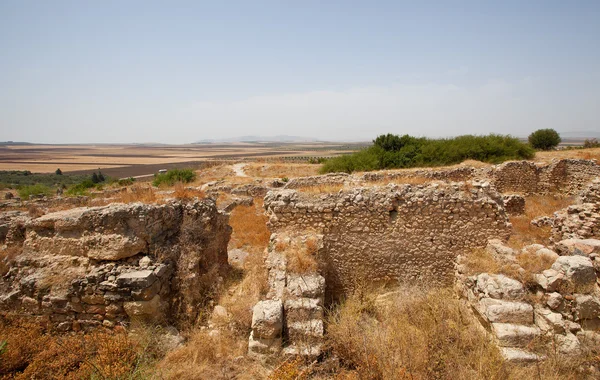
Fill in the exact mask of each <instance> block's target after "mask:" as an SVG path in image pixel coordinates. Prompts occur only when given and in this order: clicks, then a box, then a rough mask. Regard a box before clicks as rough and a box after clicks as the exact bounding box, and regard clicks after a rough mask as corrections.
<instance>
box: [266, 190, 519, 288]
mask: <svg viewBox="0 0 600 380" xmlns="http://www.w3.org/2000/svg"><path fill="white" fill-rule="evenodd" d="M265 208H266V210H267V214H268V215H269V218H270V221H269V227H270V229H271V231H272V232H279V231H285V230H287V231H303V230H308V231H314V232H315V233H319V234H322V235H323V244H324V249H323V251H322V252H323V253H322V255H321V257H320V260H321V261H322V262H323V263H324V268H323V273H322V274H323V275H324V276H325V277H326V280H327V291H328V298H330V297H336V296H338V295H340V294H342V293H343V292H344V291H346V290H347V289H349V288H351V287H352V286H353V283H354V282H355V281H356V280H359V277H363V278H364V279H368V280H369V282H370V283H393V282H399V281H411V282H417V281H426V282H433V283H436V284H448V283H451V282H452V279H453V268H454V259H455V258H456V255H457V254H459V253H460V252H463V251H465V250H468V249H473V248H476V247H484V246H485V245H486V244H487V240H488V239H490V238H505V239H507V238H508V235H509V233H510V224H509V223H508V218H507V216H506V213H505V211H504V208H503V206H502V199H501V197H499V195H498V193H496V192H494V191H491V190H489V189H488V188H487V187H485V186H483V187H482V186H470V185H465V184H444V185H439V184H432V185H428V186H412V185H401V186H398V185H389V186H386V187H372V188H358V189H354V190H351V191H345V192H344V191H342V192H339V193H336V194H323V195H311V194H304V193H301V192H297V191H294V190H279V191H271V192H269V193H268V194H267V196H266V197H265Z"/></svg>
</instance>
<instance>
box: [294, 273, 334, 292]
mask: <svg viewBox="0 0 600 380" xmlns="http://www.w3.org/2000/svg"><path fill="white" fill-rule="evenodd" d="M287 290H288V292H290V293H291V294H292V295H294V296H295V297H309V298H316V297H322V296H323V294H324V293H325V278H323V276H321V275H319V274H306V275H301V274H290V275H288V276H287Z"/></svg>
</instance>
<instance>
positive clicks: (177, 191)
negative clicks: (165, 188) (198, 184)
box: [173, 182, 206, 200]
mask: <svg viewBox="0 0 600 380" xmlns="http://www.w3.org/2000/svg"><path fill="white" fill-rule="evenodd" d="M173 190H174V192H173V196H174V197H175V198H176V199H181V200H189V199H192V198H200V199H202V198H205V197H206V194H204V192H203V191H202V190H198V189H194V188H190V187H186V186H185V184H183V183H181V182H177V183H176V184H175V186H173Z"/></svg>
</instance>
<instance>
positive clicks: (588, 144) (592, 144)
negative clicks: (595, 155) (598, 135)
mask: <svg viewBox="0 0 600 380" xmlns="http://www.w3.org/2000/svg"><path fill="white" fill-rule="evenodd" d="M583 147H584V148H600V142H598V140H597V139H585V142H584V143H583Z"/></svg>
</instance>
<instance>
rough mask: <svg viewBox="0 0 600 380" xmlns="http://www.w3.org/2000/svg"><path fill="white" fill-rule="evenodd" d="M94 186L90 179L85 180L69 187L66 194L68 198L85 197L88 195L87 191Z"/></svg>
mask: <svg viewBox="0 0 600 380" xmlns="http://www.w3.org/2000/svg"><path fill="white" fill-rule="evenodd" d="M95 186H96V184H95V183H94V182H93V181H92V180H91V178H90V179H86V180H84V181H82V182H79V183H78V184H76V185H73V186H71V187H69V189H68V190H67V192H66V194H67V195H70V196H73V197H75V196H81V195H87V194H88V190H89V189H91V188H93V187H95Z"/></svg>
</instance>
